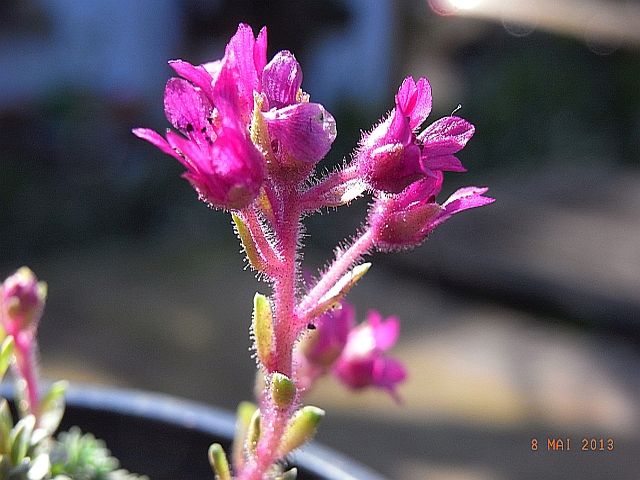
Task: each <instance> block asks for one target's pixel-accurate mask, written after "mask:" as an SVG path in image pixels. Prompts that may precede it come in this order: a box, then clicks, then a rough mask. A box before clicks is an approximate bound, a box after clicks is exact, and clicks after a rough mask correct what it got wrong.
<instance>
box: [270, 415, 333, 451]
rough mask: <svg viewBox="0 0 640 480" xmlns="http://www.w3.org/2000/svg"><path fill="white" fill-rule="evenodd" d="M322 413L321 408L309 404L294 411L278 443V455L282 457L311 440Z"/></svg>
mask: <svg viewBox="0 0 640 480" xmlns="http://www.w3.org/2000/svg"><path fill="white" fill-rule="evenodd" d="M324 413H325V412H324V410H322V409H321V408H318V407H314V406H311V405H307V406H304V407H302V408H301V409H300V410H298V411H297V412H296V413H294V414H293V417H292V418H291V420H289V425H288V426H287V429H286V431H285V434H284V437H283V438H282V442H281V443H280V449H279V453H280V456H282V457H284V456H285V455H287V454H289V453H290V452H292V451H293V450H295V449H296V448H298V447H301V446H302V445H304V444H305V443H307V442H308V441H309V440H311V438H313V436H314V435H315V434H316V431H317V429H318V424H319V423H320V420H322V418H323V417H324Z"/></svg>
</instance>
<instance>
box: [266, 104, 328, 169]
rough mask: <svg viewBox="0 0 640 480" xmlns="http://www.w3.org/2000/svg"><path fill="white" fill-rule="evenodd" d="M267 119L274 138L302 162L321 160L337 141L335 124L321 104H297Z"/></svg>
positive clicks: (272, 114)
mask: <svg viewBox="0 0 640 480" xmlns="http://www.w3.org/2000/svg"><path fill="white" fill-rule="evenodd" d="M264 116H265V119H266V121H267V125H268V127H269V134H270V135H271V138H272V139H275V140H277V141H278V142H279V144H280V148H281V149H283V150H284V151H286V152H287V153H288V154H289V155H291V156H293V157H294V158H295V159H297V160H299V161H302V162H306V163H316V162H318V161H320V160H321V159H322V158H324V156H325V155H326V154H327V152H328V151H329V149H330V148H331V144H332V143H333V141H334V140H335V138H336V122H335V120H334V119H333V116H332V115H331V114H330V113H329V112H327V111H326V110H325V109H324V107H323V106H322V105H320V104H319V103H298V104H295V105H291V106H289V107H285V108H283V109H280V110H272V111H269V112H266V113H265V114H264Z"/></svg>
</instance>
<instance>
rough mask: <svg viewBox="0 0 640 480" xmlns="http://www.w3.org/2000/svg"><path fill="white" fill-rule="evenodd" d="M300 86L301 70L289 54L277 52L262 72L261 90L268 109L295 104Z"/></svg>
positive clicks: (294, 58)
mask: <svg viewBox="0 0 640 480" xmlns="http://www.w3.org/2000/svg"><path fill="white" fill-rule="evenodd" d="M301 85H302V69H301V68H300V64H299V63H298V62H297V60H296V57H294V56H293V54H292V53H291V52H288V51H282V52H278V53H277V55H276V56H275V57H273V59H272V60H271V61H270V62H269V63H268V64H267V66H266V67H265V68H264V71H263V72H262V89H263V91H264V92H265V93H266V94H267V99H268V100H269V107H270V108H282V107H286V106H287V105H292V104H294V103H296V95H297V93H298V90H299V89H300V86H301Z"/></svg>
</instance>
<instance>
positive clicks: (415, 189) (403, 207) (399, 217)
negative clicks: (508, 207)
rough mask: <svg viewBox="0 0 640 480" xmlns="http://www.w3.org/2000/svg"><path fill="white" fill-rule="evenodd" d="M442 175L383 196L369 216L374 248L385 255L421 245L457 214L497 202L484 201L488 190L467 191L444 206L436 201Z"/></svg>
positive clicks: (468, 188)
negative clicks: (429, 235) (394, 193)
mask: <svg viewBox="0 0 640 480" xmlns="http://www.w3.org/2000/svg"><path fill="white" fill-rule="evenodd" d="M442 176H443V175H442V172H440V171H435V172H433V173H432V175H430V176H427V177H425V178H423V179H421V180H419V181H417V182H414V183H413V184H411V185H410V186H409V187H407V188H406V189H405V190H403V191H402V192H401V193H399V194H397V195H385V194H381V195H379V196H378V198H377V199H376V201H375V202H374V204H373V206H372V208H371V211H370V213H369V225H370V227H371V229H372V230H373V232H374V237H375V238H374V244H375V246H376V247H377V248H378V249H379V250H381V251H394V250H401V249H405V248H413V247H416V246H418V245H420V244H421V243H422V242H423V241H424V240H425V239H426V237H427V235H428V234H429V233H431V232H432V231H433V230H434V229H435V228H436V227H437V226H438V225H440V224H441V223H443V222H444V221H446V220H447V219H449V218H451V216H453V215H454V214H456V213H458V212H461V211H463V210H467V209H469V208H475V207H481V206H483V205H488V204H489V203H492V202H493V201H494V199H493V198H489V197H484V196H483V194H484V193H486V192H487V189H486V188H478V187H467V188H462V189H460V190H458V191H456V192H455V193H454V194H453V195H451V197H449V199H448V200H447V201H446V202H445V203H444V204H442V205H439V204H438V203H436V201H435V198H436V195H438V193H440V189H441V188H442Z"/></svg>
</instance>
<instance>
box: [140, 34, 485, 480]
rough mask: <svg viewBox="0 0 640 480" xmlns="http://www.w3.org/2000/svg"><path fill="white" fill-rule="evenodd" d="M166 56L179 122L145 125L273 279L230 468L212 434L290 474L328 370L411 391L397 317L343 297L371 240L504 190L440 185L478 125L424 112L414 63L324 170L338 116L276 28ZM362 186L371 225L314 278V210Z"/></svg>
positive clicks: (237, 467) (423, 91) (222, 463)
mask: <svg viewBox="0 0 640 480" xmlns="http://www.w3.org/2000/svg"><path fill="white" fill-rule="evenodd" d="M169 63H170V65H171V67H172V68H173V69H174V70H175V72H176V73H177V74H178V77H176V78H171V79H170V80H169V81H168V82H167V85H166V88H165V95H164V110H165V114H166V117H167V119H168V120H169V122H170V123H171V125H172V126H173V128H174V129H175V130H174V131H172V130H168V131H167V133H166V135H165V136H164V137H163V136H162V135H160V134H158V133H156V132H154V131H153V130H149V129H146V128H138V129H135V130H134V134H135V135H137V136H138V137H140V138H143V139H145V140H147V141H149V142H150V143H152V144H153V145H155V146H156V147H157V148H159V149H160V150H161V151H163V152H165V153H167V154H169V155H171V156H172V157H174V158H175V159H177V160H178V161H179V162H180V163H181V164H182V165H184V167H185V168H186V172H185V174H184V177H185V178H186V179H187V180H188V181H189V182H190V183H191V185H192V186H193V187H194V189H195V190H196V191H197V193H198V195H199V196H200V198H201V199H202V200H203V201H204V202H206V203H207V204H208V205H211V206H213V207H215V208H218V209H222V210H228V211H230V212H231V215H232V218H233V221H234V224H235V227H236V233H237V234H238V236H239V238H240V241H241V243H242V246H243V249H244V251H245V253H246V256H247V260H248V262H249V264H250V265H251V267H252V268H253V269H255V270H256V271H257V272H259V274H260V277H261V278H263V279H265V280H267V282H268V283H269V284H270V286H271V289H272V292H271V294H270V295H264V294H261V293H257V294H256V295H255V297H254V305H253V320H252V327H251V332H252V337H253V342H254V349H255V353H256V359H257V362H258V367H259V373H258V381H257V385H259V393H258V395H257V397H258V401H259V405H255V406H253V407H247V406H246V404H245V405H244V407H243V408H242V409H241V413H240V414H239V420H238V426H239V428H238V434H237V436H236V439H235V443H236V446H235V447H234V454H233V462H232V463H233V465H232V468H231V467H230V466H229V464H228V462H227V458H226V454H225V452H224V450H223V449H222V447H221V446H219V445H213V446H212V448H211V451H210V458H211V461H212V465H213V467H214V470H215V471H216V474H217V475H218V476H219V477H220V478H224V479H230V478H231V472H232V471H233V474H234V476H235V477H236V478H238V479H241V480H262V479H268V478H269V479H270V478H293V476H294V474H293V472H292V471H289V472H284V471H283V469H282V465H283V463H282V460H283V458H284V457H285V456H286V455H287V454H288V453H289V452H290V451H291V450H293V449H294V448H296V447H298V446H300V445H302V444H303V443H304V442H306V441H307V440H308V439H309V438H310V437H311V436H312V435H313V433H314V432H315V428H316V425H317V423H318V421H319V420H320V418H321V417H322V415H323V412H322V410H320V409H318V408H316V407H312V406H308V405H307V406H305V405H304V404H303V400H304V398H303V397H304V393H305V392H306V391H307V390H308V389H309V388H311V387H312V386H313V384H314V382H315V381H316V380H317V379H319V378H320V377H321V376H322V375H324V374H326V373H331V374H333V375H335V376H336V377H337V378H338V379H339V380H340V381H341V382H342V383H343V384H345V385H346V386H347V387H349V388H351V389H354V390H357V389H362V388H364V387H369V386H372V387H377V388H380V389H383V390H385V391H387V392H389V393H390V394H391V395H392V396H393V398H395V399H398V398H399V394H398V391H397V386H398V384H399V383H401V382H402V381H403V380H404V379H405V377H406V372H405V369H404V367H403V366H402V364H401V363H400V362H399V361H397V360H395V359H393V358H391V357H389V356H388V355H387V351H388V350H389V349H390V348H391V347H392V346H393V345H394V344H395V343H396V340H397V338H398V333H399V321H398V320H397V319H396V318H394V317H391V318H388V319H386V320H385V319H383V318H382V317H381V315H380V314H379V313H377V312H375V311H371V312H370V313H369V314H368V315H367V318H366V321H365V322H363V323H361V324H359V325H356V324H355V313H354V309H353V307H351V306H350V305H348V304H347V303H345V302H344V297H345V296H346V294H347V293H348V292H349V290H350V289H351V288H352V287H353V286H354V285H355V283H356V282H357V281H358V280H359V279H360V278H361V277H362V276H363V275H364V274H365V273H366V272H367V270H368V269H369V267H370V264H369V263H362V258H363V257H364V256H365V255H367V254H369V253H371V252H373V251H376V250H377V251H382V252H389V251H394V250H401V249H408V248H414V247H416V246H418V245H420V244H421V243H422V242H423V241H424V240H425V238H426V237H427V236H428V235H429V234H430V233H431V232H432V231H433V230H434V229H435V228H436V227H437V226H438V225H440V224H441V223H443V222H444V221H446V220H447V219H449V218H450V217H451V216H452V215H454V214H456V213H458V212H461V211H463V210H467V209H470V208H474V207H480V206H483V205H487V204H489V203H491V202H492V201H493V199H492V198H489V197H486V196H484V194H485V193H486V191H487V189H486V188H478V187H467V188H463V189H460V190H458V191H457V192H455V193H454V194H453V195H451V196H450V197H449V199H448V200H446V201H445V202H444V203H442V204H440V203H438V202H437V201H436V198H437V196H438V195H439V193H440V191H441V189H442V183H443V179H444V172H464V171H465V168H464V167H463V165H462V163H461V162H460V160H459V159H458V158H457V157H456V154H458V153H459V152H460V150H462V149H463V148H464V146H465V145H466V143H467V142H468V141H469V140H470V139H471V137H472V136H473V134H474V127H473V125H471V124H470V123H469V122H467V121H466V120H464V119H462V118H460V117H457V116H449V117H445V118H441V119H439V120H436V121H435V122H433V123H432V124H431V125H428V126H426V127H423V124H424V123H425V121H426V119H427V117H428V116H429V114H430V113H431V103H432V102H431V86H430V85H429V82H428V81H427V79H426V78H419V79H418V80H417V81H416V80H415V79H414V78H412V77H407V78H406V79H405V80H404V81H403V82H402V84H401V86H400V88H399V89H398V92H397V94H396V96H395V105H394V108H393V109H392V110H391V112H390V113H389V114H388V115H387V116H386V117H385V118H383V119H382V120H381V121H380V122H379V123H378V124H377V126H375V127H374V128H373V129H372V130H371V131H370V132H369V133H366V134H364V135H363V136H362V138H361V140H360V142H359V145H358V147H357V148H356V150H355V152H354V155H353V156H352V158H351V161H349V162H347V163H346V164H345V165H343V166H342V167H341V168H338V169H336V170H334V171H333V172H331V173H329V174H328V175H325V176H323V177H321V176H319V175H317V174H315V172H314V170H315V166H316V164H317V163H318V162H319V161H320V160H322V159H323V158H324V157H325V155H326V154H327V153H328V152H329V149H330V148H331V145H332V143H333V141H334V140H335V138H336V124H335V120H334V118H333V117H332V116H331V114H330V113H328V112H327V111H326V110H325V108H324V107H323V106H322V105H320V104H318V103H313V102H311V100H310V96H309V95H308V94H307V93H305V92H304V91H303V90H302V70H301V67H300V64H299V63H298V62H297V60H296V59H295V57H294V55H293V54H292V53H290V52H288V51H281V52H278V53H276V55H275V56H274V57H273V58H271V60H268V55H267V31H266V29H265V28H263V29H262V30H261V31H260V32H259V34H258V35H257V37H256V36H255V35H254V32H253V31H252V29H251V27H249V26H247V25H240V26H239V27H238V30H237V32H236V34H235V35H234V36H233V37H232V38H231V40H230V41H229V43H228V44H227V46H226V49H225V52H224V56H223V58H222V59H220V60H218V61H214V62H211V63H204V64H201V65H192V64H190V63H188V62H185V61H183V60H175V61H171V62H169ZM365 193H369V194H371V198H372V202H371V204H370V208H369V212H368V214H367V219H366V222H365V225H364V226H363V228H362V229H361V230H360V231H359V232H358V233H357V234H356V235H355V236H354V237H353V241H352V242H351V243H350V244H349V246H348V247H346V248H341V249H338V250H337V254H336V257H335V259H334V260H333V261H332V262H331V263H330V264H329V265H328V266H327V268H326V269H325V270H324V271H322V272H321V273H320V274H319V275H318V277H317V278H316V279H314V280H313V281H311V282H303V281H302V280H301V278H302V275H301V274H300V272H301V268H302V267H301V265H300V259H301V258H303V257H302V255H301V252H300V249H301V248H302V247H301V221H302V219H303V218H304V217H305V216H308V215H310V214H312V213H314V212H316V211H319V210H321V209H323V208H327V207H332V208H333V207H339V206H341V205H345V204H348V203H349V202H350V201H352V200H354V199H355V198H358V197H360V196H362V195H363V194H365Z"/></svg>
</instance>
